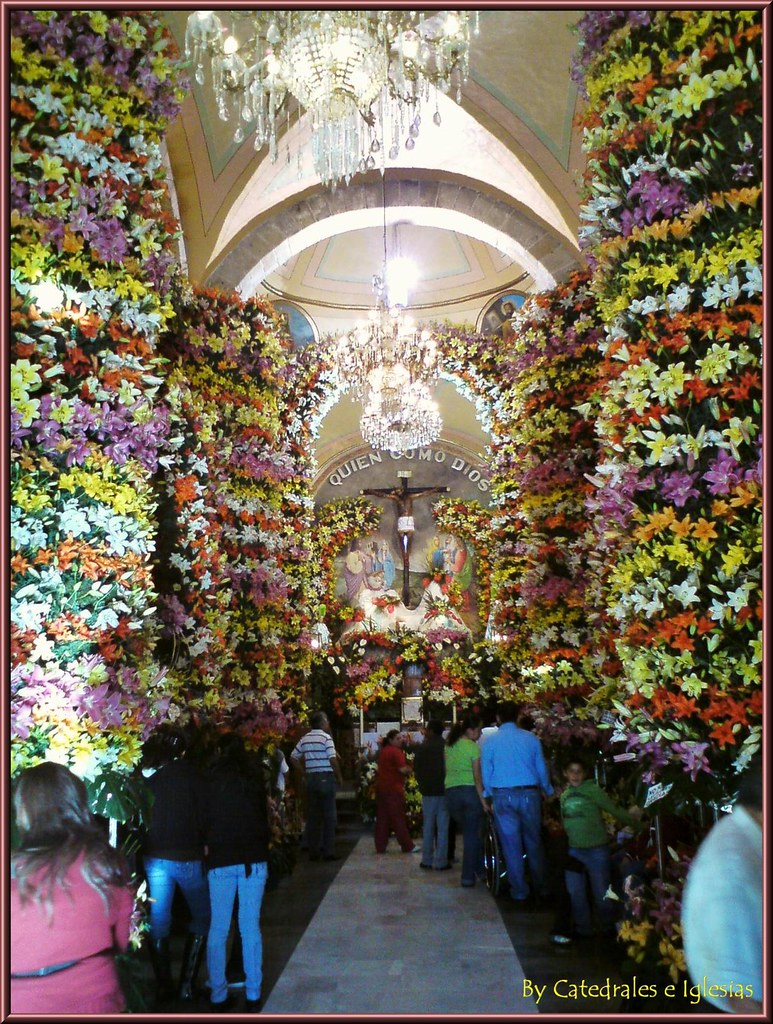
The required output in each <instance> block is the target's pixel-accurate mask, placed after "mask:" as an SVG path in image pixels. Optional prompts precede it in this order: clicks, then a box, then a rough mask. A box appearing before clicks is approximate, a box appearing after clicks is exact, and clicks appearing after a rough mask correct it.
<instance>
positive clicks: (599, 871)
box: [565, 843, 615, 935]
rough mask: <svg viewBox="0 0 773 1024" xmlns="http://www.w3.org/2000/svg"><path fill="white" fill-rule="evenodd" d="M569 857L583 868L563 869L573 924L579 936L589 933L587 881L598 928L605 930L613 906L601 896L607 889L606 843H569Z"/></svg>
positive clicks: (611, 922) (608, 858)
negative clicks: (574, 844)
mask: <svg viewBox="0 0 773 1024" xmlns="http://www.w3.org/2000/svg"><path fill="white" fill-rule="evenodd" d="M569 856H570V857H574V858H575V860H578V861H579V862H580V863H581V864H583V865H584V866H585V871H584V872H580V871H567V872H566V873H565V876H566V888H567V890H568V892H569V898H570V899H571V901H572V914H573V915H574V926H575V928H576V929H577V932H578V934H579V935H593V917H592V915H591V909H590V904H589V902H588V886H587V883H588V881H589V882H590V889H591V893H592V894H593V904H594V906H595V908H596V914H597V916H598V920H599V925H600V927H601V929H602V931H609V930H610V929H611V928H612V926H613V925H614V920H615V909H614V906H613V904H612V903H611V902H610V901H609V900H607V899H604V894H605V893H606V891H607V889H608V888H609V885H610V882H611V879H612V874H611V856H610V852H609V846H608V845H607V844H606V843H604V844H603V845H602V846H587V847H584V848H583V847H579V846H570V847H569Z"/></svg>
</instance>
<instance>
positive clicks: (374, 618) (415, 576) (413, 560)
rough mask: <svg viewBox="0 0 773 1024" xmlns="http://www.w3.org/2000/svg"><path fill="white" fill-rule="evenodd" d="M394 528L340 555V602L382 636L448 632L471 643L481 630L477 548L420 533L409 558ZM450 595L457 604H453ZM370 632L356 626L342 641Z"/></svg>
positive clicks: (443, 535)
mask: <svg viewBox="0 0 773 1024" xmlns="http://www.w3.org/2000/svg"><path fill="white" fill-rule="evenodd" d="M386 518H388V513H387V516H385V519H386ZM389 525H390V524H389V523H388V522H387V524H386V525H385V526H384V527H382V529H380V530H379V531H378V532H376V533H373V534H370V535H368V536H366V537H358V538H356V539H354V540H352V541H351V542H350V544H349V545H348V546H347V548H346V550H345V551H344V552H343V553H342V554H341V555H340V556H339V558H338V559H337V563H336V567H335V569H336V573H337V577H336V589H335V594H336V597H338V598H339V599H341V600H343V601H345V602H346V603H347V604H350V605H351V606H352V607H353V608H355V609H356V610H359V611H361V612H362V621H363V622H364V621H365V620H367V621H368V623H369V624H373V625H375V627H376V628H377V629H378V630H380V631H384V632H388V631H389V630H390V629H395V628H404V629H412V630H416V631H417V632H421V633H430V632H432V631H434V630H447V631H450V632H453V633H459V634H461V635H463V636H466V637H469V638H471V637H472V635H473V633H474V631H475V630H476V629H477V628H478V620H477V600H476V593H477V587H476V581H475V559H474V555H473V552H472V550H471V548H470V547H469V546H468V545H467V544H465V542H464V541H463V540H461V539H460V538H459V537H455V536H453V535H451V534H448V533H445V532H440V533H438V532H437V529H436V527H435V530H434V531H432V530H430V531H424V532H423V534H418V533H417V532H414V534H413V537H412V538H411V543H410V551H409V552H408V553H407V556H406V555H405V552H404V550H403V547H404V545H403V542H402V541H401V538H399V537H398V536H397V534H395V535H394V536H389V532H388V531H389ZM406 569H407V572H406ZM406 581H407V601H406V600H405V596H406V595H405V584H406ZM449 594H451V595H452V596H453V600H454V602H455V603H454V604H453V605H448V604H447V601H448V598H449ZM364 630H365V627H364V626H362V625H361V624H360V623H353V624H351V625H350V626H349V627H347V630H345V631H344V633H345V635H343V634H342V639H345V638H347V637H349V635H350V634H351V635H352V636H354V635H355V634H356V633H357V632H358V631H364Z"/></svg>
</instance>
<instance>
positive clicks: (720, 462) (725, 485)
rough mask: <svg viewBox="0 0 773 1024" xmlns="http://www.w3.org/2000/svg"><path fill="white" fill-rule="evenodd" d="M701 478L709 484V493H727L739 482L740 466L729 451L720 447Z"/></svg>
mask: <svg viewBox="0 0 773 1024" xmlns="http://www.w3.org/2000/svg"><path fill="white" fill-rule="evenodd" d="M703 479H704V480H705V481H706V482H707V483H708V484H709V494H714V495H717V494H729V493H730V492H731V491H732V490H733V488H734V487H736V486H737V485H738V484H739V483H740V482H741V467H740V466H739V465H738V462H737V461H736V460H735V459H734V458H733V456H732V455H731V454H730V452H728V451H726V450H725V449H724V448H722V449H720V451H719V453H718V454H717V457H716V458H715V459H714V461H713V462H712V463H711V467H710V468H709V470H708V472H707V473H704V474H703Z"/></svg>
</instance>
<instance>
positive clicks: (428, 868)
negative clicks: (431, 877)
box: [419, 862, 432, 871]
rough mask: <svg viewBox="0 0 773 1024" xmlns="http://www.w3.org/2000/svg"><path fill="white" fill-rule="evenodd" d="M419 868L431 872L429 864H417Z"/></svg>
mask: <svg viewBox="0 0 773 1024" xmlns="http://www.w3.org/2000/svg"><path fill="white" fill-rule="evenodd" d="M419 867H420V868H424V870H425V871H431V870H432V865H431V864H424V863H423V862H422V863H421V864H419Z"/></svg>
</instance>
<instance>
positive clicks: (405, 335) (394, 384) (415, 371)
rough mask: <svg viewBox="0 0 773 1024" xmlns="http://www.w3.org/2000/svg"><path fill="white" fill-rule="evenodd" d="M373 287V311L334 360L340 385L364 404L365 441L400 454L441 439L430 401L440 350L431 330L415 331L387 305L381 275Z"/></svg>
mask: <svg viewBox="0 0 773 1024" xmlns="http://www.w3.org/2000/svg"><path fill="white" fill-rule="evenodd" d="M374 285H375V287H376V295H377V302H376V307H375V309H373V310H371V312H370V315H369V318H368V320H367V322H365V323H361V324H358V325H357V326H356V327H355V328H354V329H353V330H352V331H351V332H349V333H348V334H345V335H343V336H342V337H341V338H339V341H338V344H337V346H336V348H335V350H334V358H335V363H336V370H337V373H338V378H339V382H340V383H341V385H342V386H343V387H345V388H349V389H352V390H353V391H354V393H355V395H356V396H357V397H358V398H359V399H360V401H361V402H362V409H363V412H362V418H361V419H360V432H361V433H362V437H363V439H364V440H365V441H367V442H368V444H370V445H371V447H372V448H375V449H380V450H382V451H390V452H394V453H395V454H398V453H399V454H402V453H404V452H406V451H410V450H411V449H415V448H420V447H423V446H425V445H428V444H431V443H432V441H434V440H436V439H437V438H438V437H439V436H440V430H441V427H442V425H443V421H442V419H441V416H440V413H439V412H438V409H437V405H436V404H435V402H434V401H433V400H432V388H433V387H434V385H435V384H436V383H437V380H438V377H439V375H440V362H441V361H440V350H439V348H438V345H437V342H436V340H435V338H434V337H433V336H432V333H431V332H430V331H429V330H426V329H424V330H419V329H418V328H417V327H416V324H415V323H414V321H413V320H412V319H411V318H410V317H407V316H405V315H404V314H403V312H402V310H401V308H400V307H399V306H398V307H391V308H390V307H389V306H388V304H387V297H386V292H385V289H384V286H383V278H382V277H376V278H374Z"/></svg>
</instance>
